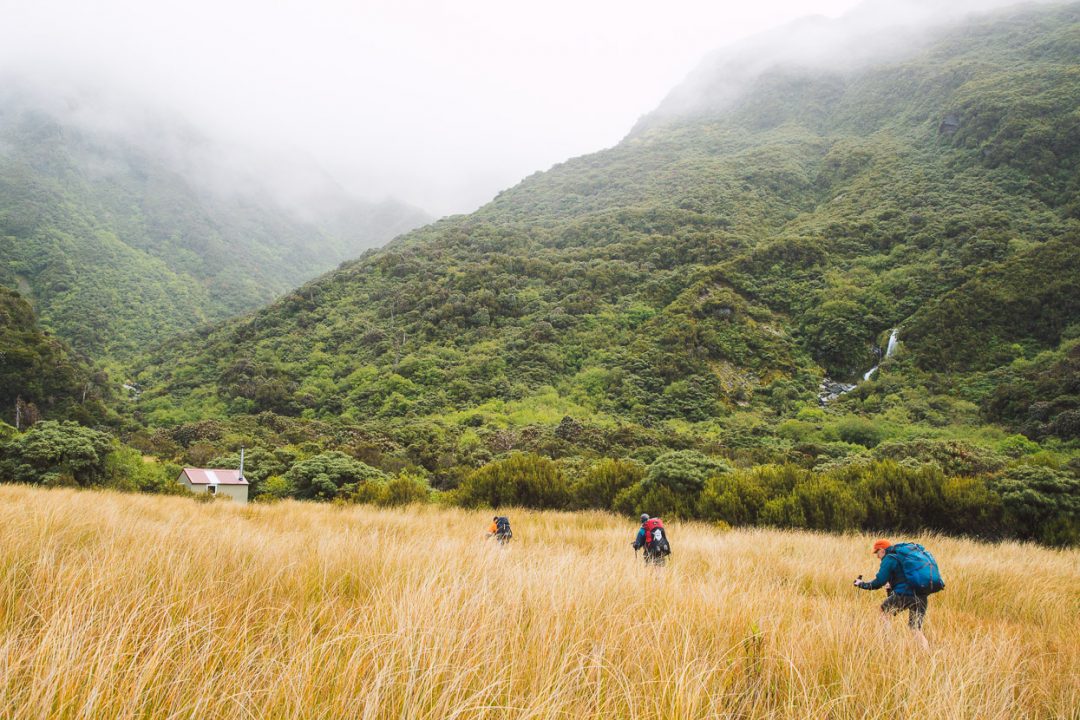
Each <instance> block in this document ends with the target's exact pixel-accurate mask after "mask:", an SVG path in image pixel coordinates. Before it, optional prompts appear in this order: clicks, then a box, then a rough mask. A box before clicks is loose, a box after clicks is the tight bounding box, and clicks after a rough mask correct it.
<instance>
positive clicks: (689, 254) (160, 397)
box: [140, 4, 1080, 428]
mask: <svg viewBox="0 0 1080 720" xmlns="http://www.w3.org/2000/svg"><path fill="white" fill-rule="evenodd" d="M1078 59H1080V5H1077V4H1072V5H1065V6H1055V7H1026V8H1021V9H1018V10H1011V11H1005V12H1001V13H997V14H994V15H991V16H987V17H983V18H979V19H975V20H972V21H969V22H968V23H967V24H965V25H963V26H960V27H952V28H949V29H946V30H941V31H938V32H937V34H936V35H934V36H932V37H929V38H927V40H926V42H925V46H924V47H922V48H921V49H919V50H918V51H917V52H915V53H914V54H911V55H909V56H908V57H904V58H902V59H893V60H889V61H887V62H879V63H874V64H870V65H869V66H862V67H858V68H848V69H842V70H839V69H835V68H834V69H826V68H820V67H819V68H799V67H794V66H791V65H774V66H768V65H767V64H766V65H763V69H762V71H761V72H760V73H759V74H757V75H756V76H754V77H753V78H752V79H751V80H750V81H749V82H748V83H747V84H746V85H745V87H744V88H742V89H741V90H740V92H739V93H738V94H736V95H735V96H733V97H731V98H728V99H725V101H724V102H723V103H705V104H704V107H707V108H708V110H707V111H705V112H702V111H701V109H700V108H697V109H696V110H695V111H694V112H692V113H688V114H685V115H674V116H672V115H671V114H665V115H664V116H662V117H661V116H657V117H656V118H652V119H648V121H646V122H643V123H641V124H639V126H638V128H637V129H636V130H635V132H633V133H632V134H631V135H630V136H628V138H627V139H626V140H625V141H623V142H622V143H620V144H619V145H618V146H616V147H614V148H612V149H610V150H606V151H603V152H599V153H596V154H593V155H589V156H585V157H580V158H576V159H573V160H570V161H568V162H566V163H563V164H562V165H559V166H556V167H555V168H553V169H551V170H550V171H548V172H545V173H539V174H536V175H534V176H532V177H530V178H528V179H526V180H525V181H524V182H522V183H521V184H519V185H518V186H516V187H514V188H512V189H510V190H507V191H505V192H503V193H502V194H500V195H499V196H498V197H497V198H496V199H495V200H494V201H493V202H492V203H490V204H489V205H487V206H485V207H484V208H482V209H480V210H479V211H477V212H476V213H473V214H472V215H469V216H463V217H455V218H449V219H446V220H443V221H441V222H438V223H435V224H433V225H430V226H428V227H425V228H422V229H420V230H417V231H414V232H412V233H410V234H409V235H407V236H405V237H403V238H401V239H399V240H398V241H397V242H395V243H394V244H392V245H391V246H390V247H388V248H386V249H384V250H381V251H376V252H369V253H367V254H366V255H364V256H363V257H361V258H360V259H359V260H357V261H355V262H352V263H349V264H348V265H346V266H343V267H342V268H341V269H340V270H339V271H337V272H335V273H332V274H330V275H328V276H326V277H323V278H321V279H319V280H318V281H315V282H313V283H310V284H308V285H306V286H304V287H302V288H300V289H298V290H296V291H295V292H293V293H291V294H289V295H288V296H287V297H285V298H283V299H281V300H280V301H278V302H277V303H275V304H274V305H272V306H271V307H269V308H266V309H264V310H262V311H259V312H257V313H255V314H253V315H251V316H249V317H246V318H242V319H239V320H236V321H233V322H229V323H226V324H223V325H220V326H218V327H216V328H214V329H212V330H207V331H204V332H201V333H199V334H198V335H190V336H188V337H186V338H182V339H180V340H177V341H175V342H172V343H170V344H169V345H168V346H167V347H165V348H164V349H162V350H161V351H160V352H157V353H155V354H154V356H153V357H152V359H150V360H149V361H148V362H147V363H146V365H145V368H144V370H143V371H142V375H141V378H140V379H141V382H143V383H144V384H145V385H147V386H148V387H150V388H151V391H150V392H148V393H146V394H145V395H144V400H143V404H142V412H143V413H144V418H145V419H147V420H149V421H150V422H161V423H170V422H178V421H184V420H193V419H197V418H201V417H213V416H218V415H221V414H231V415H240V414H246V413H255V412H263V411H272V412H274V413H278V414H283V415H302V416H305V417H312V418H320V419H327V420H329V419H336V418H338V417H342V418H345V419H346V420H349V421H352V422H367V421H371V420H376V419H377V420H378V421H379V422H380V423H381V424H382V427H384V428H385V427H393V426H395V424H401V425H402V426H404V424H408V423H412V424H413V425H414V426H415V423H416V421H417V419H419V418H425V417H426V418H428V419H429V420H433V421H436V422H437V424H440V426H442V425H446V424H448V425H449V426H456V425H458V424H462V423H464V424H468V425H470V426H475V427H481V426H483V425H484V424H485V423H487V422H491V421H492V418H493V417H495V416H497V415H500V414H501V417H502V418H503V420H505V419H506V418H507V417H510V414H511V410H510V408H514V407H516V408H526V409H527V410H522V413H521V414H519V415H518V416H517V417H516V419H514V418H511V421H512V422H523V423H528V422H538V423H540V424H543V423H551V424H554V423H557V422H558V421H559V419H560V418H562V417H563V416H564V415H571V416H576V417H578V418H583V419H584V418H588V419H589V421H590V422H592V423H595V424H598V425H600V426H607V427H613V426H616V425H620V424H623V423H638V424H642V425H644V426H646V427H648V426H654V425H655V424H656V423H660V422H665V421H670V422H684V421H689V422H697V423H706V424H707V423H709V422H713V421H716V420H718V419H720V421H722V422H727V421H726V420H723V419H724V418H730V417H736V416H738V415H739V414H740V413H741V412H743V411H744V410H745V411H747V412H754V413H757V415H758V416H762V415H768V416H772V417H776V418H782V417H784V416H786V415H792V414H794V413H797V412H799V411H800V409H803V408H808V407H814V406H816V403H817V399H816V393H817V389H818V385H819V383H820V381H821V379H822V377H823V375H825V374H828V375H830V376H832V377H834V378H843V379H854V378H856V377H858V376H859V375H861V373H862V372H863V371H865V370H866V369H868V368H869V367H870V366H871V365H873V364H875V362H876V356H875V354H874V352H873V350H874V347H875V346H877V345H880V344H882V342H883V340H884V338H885V337H886V336H887V334H888V331H889V329H890V328H893V327H898V328H899V334H900V339H901V352H900V353H899V354H898V356H897V357H896V358H893V359H890V360H889V361H888V362H887V363H885V364H884V366H883V368H882V371H881V377H879V378H877V379H876V382H871V383H867V384H866V386H865V387H861V388H860V390H859V392H857V393H853V394H852V395H851V396H850V397H849V398H848V399H847V400H846V401H845V402H848V403H852V404H854V405H853V406H855V407H860V408H865V410H866V411H867V412H872V411H875V409H877V410H880V409H881V408H882V407H883V403H885V405H887V404H888V403H887V402H886V401H885V400H883V398H886V397H887V396H888V397H896V398H902V399H903V400H902V401H904V402H906V401H907V397H908V396H907V395H905V394H904V393H905V392H908V391H907V390H905V388H909V389H910V388H913V387H918V388H923V390H920V392H924V391H925V389H926V388H929V389H930V392H933V393H943V394H945V395H959V394H964V397H965V398H966V399H965V402H967V401H968V400H971V401H974V402H975V403H977V404H979V403H985V402H989V401H988V398H989V396H990V395H991V394H992V393H993V391H994V387H995V385H994V381H993V380H992V379H991V378H992V375H985V374H982V375H980V374H978V373H988V372H991V371H993V370H994V368H998V367H1001V366H1003V364H1006V363H1009V362H1012V361H1014V360H1017V359H1023V358H1028V359H1030V360H1032V361H1034V359H1035V358H1036V357H1037V356H1038V355H1039V353H1040V352H1059V353H1064V352H1065V347H1064V346H1062V345H1061V343H1062V342H1063V341H1066V342H1069V341H1070V340H1071V338H1074V337H1076V336H1077V335H1080V327H1078V326H1077V322H1078V313H1077V309H1078V308H1080V282H1077V278H1078V273H1077V270H1078V268H1080V220H1078V219H1080V199H1078V197H1080V184H1078V183H1080V179H1078V177H1080V176H1078V175H1077V173H1076V172H1075V169H1076V168H1077V167H1080V110H1078V108H1080V60H1078ZM705 86H706V87H707V86H708V83H706V84H705ZM1059 348H1060V349H1059ZM1045 362H1048V363H1053V362H1055V361H1053V360H1046V361H1045ZM950 373H951V374H950ZM957 373H965V374H964V375H960V374H957ZM971 373H976V375H971ZM961 380H963V382H961ZM875 393H877V395H876V399H875ZM965 393H966V394H965ZM924 394H925V393H924ZM1066 395H1067V393H1066ZM1062 397H1065V396H1062ZM1076 401H1077V399H1076V398H1075V397H1073V398H1072V400H1069V399H1068V397H1066V399H1065V400H1064V401H1063V402H1061V403H1059V404H1058V407H1059V409H1062V408H1063V410H1061V411H1067V410H1068V409H1069V408H1071V407H1075V406H1076V404H1075V403H1076ZM889 402H891V401H889ZM1071 403H1072V404H1071ZM860 404H861V405H860ZM920 412H922V411H921V410H920ZM925 413H926V414H925V416H926V417H929V416H930V414H932V409H928V410H926V411H925ZM920 417H923V416H920ZM703 427H704V426H703Z"/></svg>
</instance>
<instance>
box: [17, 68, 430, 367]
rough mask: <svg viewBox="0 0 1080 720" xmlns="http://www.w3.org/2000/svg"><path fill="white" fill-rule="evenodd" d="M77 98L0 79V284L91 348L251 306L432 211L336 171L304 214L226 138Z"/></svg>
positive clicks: (149, 342) (119, 353)
mask: <svg viewBox="0 0 1080 720" xmlns="http://www.w3.org/2000/svg"><path fill="white" fill-rule="evenodd" d="M80 102H86V101H85V100H82V99H78V100H75V101H71V102H70V103H69V105H73V106H74V107H68V106H64V107H61V108H60V109H59V110H58V108H57V107H53V106H50V105H49V104H48V103H42V102H40V101H39V100H38V96H36V95H35V94H34V93H32V92H29V91H26V90H23V89H21V88H20V87H19V86H17V85H12V86H10V87H4V88H2V89H0V284H4V285H7V286H8V287H11V288H16V289H18V290H20V291H21V292H22V293H23V295H24V296H25V297H26V299H28V300H30V301H31V303H32V304H33V305H34V307H35V309H36V311H37V312H38V314H39V316H40V319H41V322H42V324H43V325H44V326H46V327H48V328H51V329H52V330H53V331H54V332H56V333H57V335H58V336H60V337H62V338H64V339H66V340H67V341H69V342H70V343H71V344H72V345H73V346H74V347H76V348H78V349H79V350H81V351H83V352H87V353H90V354H92V355H94V356H106V357H124V356H127V355H129V354H130V353H131V352H132V351H135V350H139V349H144V348H146V347H148V346H153V345H155V344H156V343H157V342H159V341H160V340H162V339H163V338H165V337H167V336H169V335H171V334H174V333H176V332H179V331H182V330H187V329H191V328H193V327H197V326H198V325H200V324H202V323H205V322H208V321H212V320H220V319H223V318H225V317H228V316H231V315H235V314H238V313H240V312H242V311H245V310H250V309H253V308H255V307H257V306H259V305H262V304H265V303H267V302H269V301H270V300H272V299H273V298H275V297H277V296H279V295H280V294H282V293H283V292H285V291H287V290H289V289H290V288H293V287H295V286H296V285H298V284H300V283H302V282H304V281H305V280H308V279H310V278H312V277H314V276H316V275H318V274H319V273H322V272H324V271H326V270H328V269H330V268H332V267H333V266H334V265H336V264H337V263H339V262H340V261H341V260H344V259H346V258H349V257H355V256H356V255H357V254H358V253H359V252H361V251H362V250H364V249H366V248H370V247H373V246H375V245H379V244H382V243H384V242H386V241H387V240H389V239H391V238H392V237H394V236H395V235H397V234H399V233H401V232H404V231H405V230H408V229H409V228H412V227H415V226H417V225H419V224H421V223H422V222H424V221H426V218H425V217H424V215H423V214H422V213H420V212H419V211H417V210H415V209H413V208H409V207H406V206H403V205H400V204H397V203H394V202H384V203H381V204H375V203H366V202H363V201H360V200H357V199H355V198H351V197H348V196H347V195H346V194H345V193H344V192H343V191H340V188H336V187H335V186H333V184H332V182H330V181H327V188H328V190H327V193H328V196H327V197H323V198H320V200H321V206H320V210H321V212H322V213H323V215H322V219H321V220H318V221H314V220H311V219H308V218H305V217H304V216H302V215H301V214H300V213H299V212H298V211H297V210H296V209H295V208H293V207H290V206H289V205H287V204H286V203H284V202H282V201H281V199H279V198H278V197H275V196H274V195H273V194H272V193H270V192H268V191H267V190H266V189H264V188H260V187H259V186H258V185H255V184H252V185H250V186H247V187H240V185H241V182H240V181H241V180H246V178H243V177H242V176H240V175H235V176H232V175H229V173H228V172H227V171H226V169H225V168H223V167H222V166H220V163H221V162H222V161H221V160H220V159H219V156H220V155H221V148H219V147H217V146H216V145H215V144H214V143H213V142H211V141H210V140H208V139H206V138H205V137H202V136H200V135H199V134H198V133H197V132H196V131H194V130H192V129H191V128H189V127H186V126H184V125H183V124H182V122H181V121H179V120H169V121H167V122H166V121H162V119H161V118H153V117H152V116H151V118H152V119H151V121H150V122H149V123H148V124H149V127H138V128H137V132H136V129H133V128H132V127H125V126H122V125H119V126H118V125H115V124H112V125H110V124H109V123H107V122H102V121H100V120H99V121H97V122H86V121H85V118H86V117H87V116H89V117H94V113H96V112H100V111H101V109H100V108H95V107H90V108H84V107H80ZM79 111H82V112H81V113H80V112H79ZM159 121H160V122H159ZM154 123H158V124H154ZM148 138H149V140H148ZM193 158H194V160H193Z"/></svg>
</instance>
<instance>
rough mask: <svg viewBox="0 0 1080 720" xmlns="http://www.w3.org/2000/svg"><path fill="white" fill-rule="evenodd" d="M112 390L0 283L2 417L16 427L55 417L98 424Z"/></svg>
mask: <svg viewBox="0 0 1080 720" xmlns="http://www.w3.org/2000/svg"><path fill="white" fill-rule="evenodd" d="M110 392H111V386H110V383H109V379H108V376H107V375H105V374H104V373H102V372H96V371H94V370H93V369H92V368H91V367H90V366H89V364H88V363H86V362H85V361H83V360H81V359H80V358H78V357H77V356H76V355H74V354H73V353H72V352H71V351H70V350H69V349H68V348H67V347H66V346H65V345H64V343H62V342H60V341H58V340H57V339H56V338H53V337H50V336H49V335H47V334H45V333H44V332H42V330H41V328H39V327H38V325H37V321H36V318H35V317H34V312H33V310H32V309H31V308H30V305H29V304H27V302H26V301H25V300H23V298H22V297H20V295H19V293H17V292H14V291H12V290H8V289H7V288H4V287H2V286H0V421H5V422H7V423H9V424H11V425H18V426H19V427H20V429H21V428H25V427H28V426H29V425H32V424H33V423H34V422H36V421H37V420H39V419H42V418H56V417H60V418H67V419H71V420H77V421H79V422H82V423H86V424H98V423H101V422H103V421H105V420H106V419H107V417H108V416H109V412H108V410H107V409H106V402H108V400H109V399H110ZM16 416H18V417H16Z"/></svg>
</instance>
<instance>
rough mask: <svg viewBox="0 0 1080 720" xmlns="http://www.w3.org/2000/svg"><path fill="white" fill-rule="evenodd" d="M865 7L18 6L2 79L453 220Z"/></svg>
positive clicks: (828, 2)
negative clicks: (67, 84) (732, 62)
mask: <svg viewBox="0 0 1080 720" xmlns="http://www.w3.org/2000/svg"><path fill="white" fill-rule="evenodd" d="M856 4H858V3H857V0H757V1H756V2H739V3H734V2H731V3H727V2H718V1H717V0H711V1H710V0H668V1H667V2H664V3H661V2H657V0H649V1H645V0H519V1H518V2H514V0H459V1H458V2H449V1H447V2H440V1H438V0H357V1H355V2H346V1H345V0H185V1H183V2H177V1H176V0H89V1H87V0H81V1H80V0H0V69H6V70H8V71H12V70H14V72H16V73H17V74H22V75H27V76H29V77H30V79H31V80H32V81H37V82H46V83H47V82H52V81H53V80H54V79H56V78H60V77H67V76H69V75H75V76H80V75H81V76H88V77H90V78H94V79H95V80H98V81H101V82H105V83H108V84H110V85H111V84H113V83H114V82H115V84H116V85H118V86H119V87H121V88H123V89H124V91H125V92H134V93H135V94H149V95H150V97H152V98H153V99H154V100H155V101H160V102H165V103H167V104H169V105H172V106H175V107H177V108H178V109H180V110H181V111H182V112H183V114H184V115H185V116H186V117H187V118H188V119H190V120H191V121H192V122H193V123H194V124H196V125H197V126H199V127H202V128H204V129H207V131H208V132H209V133H210V134H212V135H219V136H223V137H226V138H233V139H237V138H239V139H242V140H244V141H245V142H249V143H252V144H254V145H256V146H264V147H266V146H269V147H280V148H288V149H289V150H290V151H299V152H303V153H306V154H309V155H311V156H312V157H314V158H315V159H316V160H317V161H318V162H319V163H320V164H321V165H323V166H324V167H325V168H326V169H327V170H329V171H330V172H331V173H332V174H334V175H335V176H336V177H338V179H340V180H341V181H342V182H344V183H345V184H346V185H347V186H348V187H350V188H352V189H353V190H355V191H356V192H358V193H360V194H363V195H364V196H366V197H369V198H372V199H380V198H382V197H386V196H394V197H397V198H399V199H402V200H404V201H407V202H412V203H414V204H416V205H419V206H420V207H422V208H424V209H426V210H428V211H429V212H432V213H434V214H444V213H450V212H468V211H471V210H473V209H475V208H476V207H478V206H479V205H481V204H482V203H484V202H486V201H487V200H489V199H491V197H492V196H493V195H494V194H495V193H496V192H498V191H499V190H501V189H504V188H506V187H508V186H510V185H513V184H514V183H516V182H517V181H518V180H520V179H521V178H523V177H525V176H526V175H528V174H530V173H532V172H534V171H536V170H545V169H547V168H549V167H550V166H551V165H552V164H554V163H557V162H561V161H563V160H565V159H567V158H569V157H573V156H576V155H581V154H584V153H588V152H593V151H596V150H599V149H601V148H604V147H609V146H611V145H614V144H615V143H617V142H618V141H619V140H620V139H621V138H622V137H623V136H624V135H625V134H626V132H627V131H628V130H629V129H630V127H631V126H632V125H633V124H634V122H635V121H636V120H637V119H638V117H640V116H641V115H643V114H645V113H647V112H648V111H650V110H651V109H653V108H654V107H655V106H656V105H657V104H658V103H659V101H660V100H661V99H662V98H663V96H664V95H665V94H666V93H667V91H668V90H670V89H671V88H672V87H673V86H674V85H676V84H677V83H679V82H680V81H681V80H682V79H683V78H684V77H685V76H686V74H687V73H688V72H689V71H690V70H692V69H693V67H694V66H695V65H696V64H697V63H698V61H700V60H701V59H702V58H703V57H704V55H705V54H706V53H708V52H709V51H711V50H713V49H716V48H717V47H720V46H722V45H725V44H728V43H730V42H731V41H733V40H736V39H739V38H741V37H745V36H747V35H749V34H753V33H756V32H760V31H762V30H765V29H768V28H770V27H773V26H776V25H779V24H781V23H784V22H786V21H789V20H792V19H794V18H796V17H801V16H804V15H808V14H821V15H826V16H829V17H835V16H838V15H840V14H842V13H843V11H845V10H847V9H848V8H851V7H853V6H855V5H856Z"/></svg>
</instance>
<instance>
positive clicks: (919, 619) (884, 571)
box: [855, 540, 930, 650]
mask: <svg viewBox="0 0 1080 720" xmlns="http://www.w3.org/2000/svg"><path fill="white" fill-rule="evenodd" d="M890 547H892V543H890V542H889V541H888V540H878V541H877V542H875V543H874V555H876V556H877V558H878V559H879V560H881V566H880V567H879V568H878V573H877V577H875V578H874V579H873V580H871V581H870V582H866V581H864V580H863V579H862V575H860V576H859V577H857V578H856V579H855V587H857V588H860V589H862V590H877V589H878V588H882V587H884V588H885V589H886V592H887V593H888V596H887V597H886V598H885V602H883V603H881V620H882V622H884V623H885V624H888V622H889V616H890V615H896V614H897V613H899V612H901V611H903V610H907V611H908V627H909V628H911V631H912V633H914V635H915V637H916V639H918V641H919V644H920V645H921V646H922V648H923V650H929V649H930V643H929V642H928V641H927V639H926V636H925V635H923V631H922V626H923V620H925V619H926V603H927V596H926V595H924V594H921V593H919V592H917V591H916V589H915V588H912V587H911V586H910V585H909V584H908V580H907V577H906V576H905V575H904V568H903V567H902V566H901V564H900V558H899V557H898V556H897V555H896V553H895V552H889V548H890Z"/></svg>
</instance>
